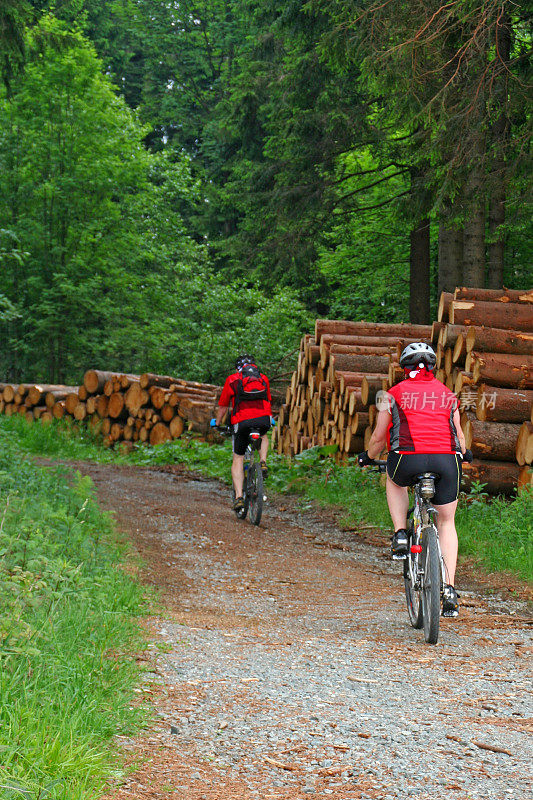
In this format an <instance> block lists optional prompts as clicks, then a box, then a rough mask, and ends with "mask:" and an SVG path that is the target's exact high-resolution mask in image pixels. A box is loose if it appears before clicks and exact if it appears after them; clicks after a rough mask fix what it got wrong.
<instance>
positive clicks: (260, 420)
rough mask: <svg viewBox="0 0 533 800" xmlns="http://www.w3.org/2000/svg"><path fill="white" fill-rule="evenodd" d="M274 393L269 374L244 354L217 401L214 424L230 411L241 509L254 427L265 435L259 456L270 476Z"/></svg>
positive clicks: (236, 507)
mask: <svg viewBox="0 0 533 800" xmlns="http://www.w3.org/2000/svg"><path fill="white" fill-rule="evenodd" d="M271 402H272V396H271V394H270V384H269V381H268V378H267V376H266V375H263V373H262V372H261V371H260V370H259V368H258V366H257V364H256V363H255V360H254V358H253V356H250V355H248V354H247V353H245V354H244V355H242V356H239V358H237V360H236V361H235V372H233V373H232V374H231V375H229V376H228V377H227V378H226V382H225V383H224V388H223V389H222V394H221V395H220V399H219V401H218V411H217V416H216V419H214V420H211V425H217V426H218V425H221V424H222V422H223V420H224V418H225V416H226V414H227V413H228V411H229V412H230V423H231V425H232V426H233V463H232V465H231V477H232V480H233V488H234V490H235V502H234V503H233V510H234V511H235V512H237V513H238V512H239V511H242V509H243V508H244V501H243V483H244V454H245V453H246V447H247V445H248V436H249V433H250V430H251V429H252V428H254V429H256V430H259V432H260V433H261V434H262V439H261V449H260V459H261V472H262V473H263V478H266V477H267V474H268V469H267V464H266V459H267V453H268V437H267V435H266V434H267V432H268V430H269V429H270V425H271V414H272V408H271Z"/></svg>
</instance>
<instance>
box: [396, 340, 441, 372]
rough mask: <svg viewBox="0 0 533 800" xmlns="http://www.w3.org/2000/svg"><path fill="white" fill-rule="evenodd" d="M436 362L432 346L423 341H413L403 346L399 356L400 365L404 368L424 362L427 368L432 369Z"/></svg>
mask: <svg viewBox="0 0 533 800" xmlns="http://www.w3.org/2000/svg"><path fill="white" fill-rule="evenodd" d="M436 363H437V356H436V355H435V351H434V350H433V348H432V347H431V346H430V345H429V344H426V343H425V342H413V343H412V344H408V345H407V347H404V349H403V351H402V354H401V356H400V366H401V367H403V368H404V369H409V367H418V365H419V364H424V366H426V367H427V368H428V369H433V368H434V367H435V364H436Z"/></svg>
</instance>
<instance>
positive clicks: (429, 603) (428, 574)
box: [422, 525, 441, 644]
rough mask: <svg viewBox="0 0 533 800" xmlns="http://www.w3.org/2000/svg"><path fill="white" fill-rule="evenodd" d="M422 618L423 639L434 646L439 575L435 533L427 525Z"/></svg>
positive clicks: (423, 561)
mask: <svg viewBox="0 0 533 800" xmlns="http://www.w3.org/2000/svg"><path fill="white" fill-rule="evenodd" d="M422 566H423V570H424V575H423V578H422V616H423V619H424V639H425V640H426V642H427V643H428V644H436V643H437V640H438V638H439V621H440V595H441V585H440V584H441V574H440V561H439V547H438V544H437V531H436V530H435V528H434V526H433V525H428V527H427V528H425V530H424V534H423V538H422Z"/></svg>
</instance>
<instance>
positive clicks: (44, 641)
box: [0, 425, 143, 800]
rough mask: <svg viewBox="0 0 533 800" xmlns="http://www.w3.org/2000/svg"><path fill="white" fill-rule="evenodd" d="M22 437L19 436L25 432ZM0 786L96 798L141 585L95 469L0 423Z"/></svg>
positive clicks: (111, 754)
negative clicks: (29, 445)
mask: <svg viewBox="0 0 533 800" xmlns="http://www.w3.org/2000/svg"><path fill="white" fill-rule="evenodd" d="M22 438H23V437H22ZM0 554H1V557H0V608H1V610H2V611H1V616H0V752H1V753H2V758H1V765H0V786H1V787H2V791H1V792H0V795H1V796H2V797H3V798H4V797H5V798H6V800H8V798H9V799H10V800H11V798H13V800H14V798H19V797H26V798H31V799H32V800H37V798H41V797H42V798H44V797H47V796H48V797H53V798H54V800H82V799H83V798H89V797H94V796H95V795H94V792H95V791H96V790H97V789H101V788H102V787H103V784H104V782H105V780H106V779H107V778H108V777H109V775H110V774H111V773H116V772H117V763H116V752H115V751H114V748H113V746H112V744H111V742H112V739H113V737H114V736H115V735H116V734H117V733H118V732H122V733H123V734H126V733H132V732H133V731H134V730H135V729H136V727H137V726H138V724H139V722H140V719H141V716H140V713H141V712H140V711H136V710H134V709H132V707H131V702H132V697H133V695H132V687H133V685H134V683H135V681H136V678H137V668H136V666H135V662H134V661H133V660H132V658H131V655H130V654H131V652H132V651H134V650H135V648H137V647H139V645H140V637H139V632H138V629H137V627H135V626H134V625H133V623H132V619H131V617H132V614H138V613H139V612H140V611H141V610H142V607H143V605H142V604H143V601H142V594H141V590H140V587H139V586H138V585H137V584H135V583H134V581H133V580H132V579H131V578H129V577H128V576H127V575H126V574H125V573H124V572H123V571H122V570H121V569H119V568H117V566H118V563H119V561H120V559H121V558H122V557H123V556H124V550H123V549H122V548H121V547H119V546H118V545H117V543H116V541H115V539H114V534H113V527H112V523H111V520H110V518H109V516H108V515H105V514H103V513H102V512H101V511H100V509H99V508H98V506H97V504H96V501H95V498H94V494H93V489H92V486H91V482H90V479H88V478H82V477H81V475H80V474H79V473H78V474H77V475H76V476H75V478H74V481H73V482H72V484H71V485H70V478H69V476H68V473H67V470H66V469H65V468H55V469H44V468H39V467H37V466H35V465H33V464H32V463H31V462H30V461H28V460H27V458H25V457H23V456H22V455H21V453H20V452H19V432H18V431H17V430H16V426H10V425H7V426H4V425H3V426H2V453H1V454H0Z"/></svg>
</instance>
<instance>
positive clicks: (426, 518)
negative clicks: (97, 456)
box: [374, 461, 446, 644]
mask: <svg viewBox="0 0 533 800" xmlns="http://www.w3.org/2000/svg"><path fill="white" fill-rule="evenodd" d="M374 463H375V464H376V466H377V467H378V470H379V471H380V472H385V471H386V467H387V462H386V461H375V462H374ZM437 477H438V476H437V475H435V474H434V473H432V472H423V473H421V474H420V475H417V477H416V478H415V480H414V482H413V490H414V505H413V506H412V507H411V508H410V509H409V511H408V514H407V530H408V549H407V556H406V557H405V559H404V560H403V580H404V588H405V599H406V601H407V613H408V614H409V621H410V623H411V625H412V626H413V628H418V629H420V628H423V629H424V639H425V640H426V642H427V643H428V644H436V643H437V640H438V638H439V622H440V615H441V602H442V590H443V587H444V584H445V582H446V568H445V565H444V559H443V558H442V553H441V549H440V544H439V534H438V530H437V525H436V522H435V518H436V515H437V513H438V512H437V510H436V509H435V508H433V506H432V505H431V500H432V498H433V496H434V494H435V480H436V479H437Z"/></svg>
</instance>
